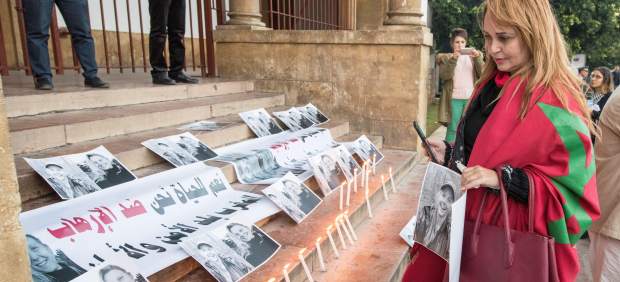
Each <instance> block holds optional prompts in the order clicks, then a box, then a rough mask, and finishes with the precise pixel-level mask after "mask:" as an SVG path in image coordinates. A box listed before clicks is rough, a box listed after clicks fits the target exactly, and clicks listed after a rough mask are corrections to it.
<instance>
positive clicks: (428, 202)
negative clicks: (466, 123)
mask: <svg viewBox="0 0 620 282" xmlns="http://www.w3.org/2000/svg"><path fill="white" fill-rule="evenodd" d="M460 180H461V176H460V175H459V174H457V173H455V172H453V171H451V170H449V169H447V168H445V167H442V166H440V165H437V164H434V163H430V164H429V165H428V168H427V169H426V174H425V175H424V181H423V183H422V191H421V193H420V201H419V203H418V210H417V213H416V216H417V218H416V224H415V233H414V238H413V239H414V241H415V242H417V243H420V244H422V245H423V246H425V247H427V248H428V249H429V250H431V251H433V252H435V253H436V254H437V255H439V256H441V257H442V258H444V259H445V260H448V256H449V248H450V226H451V218H452V203H454V201H455V200H456V199H458V198H460V197H461V194H462V193H461V189H460Z"/></svg>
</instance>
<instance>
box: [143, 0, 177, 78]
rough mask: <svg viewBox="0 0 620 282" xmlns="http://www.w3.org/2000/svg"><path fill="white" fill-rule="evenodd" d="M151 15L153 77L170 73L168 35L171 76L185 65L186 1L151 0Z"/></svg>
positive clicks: (150, 35) (150, 48) (150, 51)
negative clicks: (165, 51)
mask: <svg viewBox="0 0 620 282" xmlns="http://www.w3.org/2000/svg"><path fill="white" fill-rule="evenodd" d="M149 13H150V14H151V33H150V34H149V54H150V61H151V68H152V70H151V75H152V76H157V75H161V74H165V73H166V72H168V67H167V66H166V60H164V48H166V35H167V36H168V46H169V47H168V48H169V51H170V52H169V53H170V75H171V76H174V75H177V74H179V73H181V71H182V70H183V65H184V63H185V44H184V43H183V38H184V37H185V0H149Z"/></svg>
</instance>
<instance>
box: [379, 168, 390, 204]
mask: <svg viewBox="0 0 620 282" xmlns="http://www.w3.org/2000/svg"><path fill="white" fill-rule="evenodd" d="M384 181H385V177H384V176H383V174H381V190H383V198H385V200H386V201H387V200H389V199H390V198H389V197H388V193H387V190H386V189H385V182H384Z"/></svg>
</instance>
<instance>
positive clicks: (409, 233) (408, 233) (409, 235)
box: [400, 215, 416, 247]
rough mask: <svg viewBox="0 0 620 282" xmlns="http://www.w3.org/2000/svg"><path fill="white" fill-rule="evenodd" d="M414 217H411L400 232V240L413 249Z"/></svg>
mask: <svg viewBox="0 0 620 282" xmlns="http://www.w3.org/2000/svg"><path fill="white" fill-rule="evenodd" d="M415 222H416V216H415V215H414V216H413V217H411V219H410V220H409V222H407V224H406V225H405V226H404V227H403V229H402V230H401V231H400V238H403V240H405V242H406V243H407V245H409V247H413V244H415V242H414V241H413V233H414V232H415Z"/></svg>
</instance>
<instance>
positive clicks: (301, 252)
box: [299, 248, 306, 256]
mask: <svg viewBox="0 0 620 282" xmlns="http://www.w3.org/2000/svg"><path fill="white" fill-rule="evenodd" d="M305 251H306V248H303V249H301V250H299V255H300V256H303V255H304V252H305Z"/></svg>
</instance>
